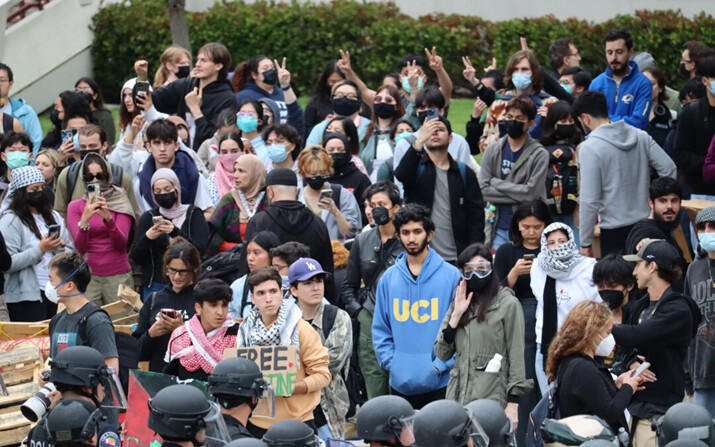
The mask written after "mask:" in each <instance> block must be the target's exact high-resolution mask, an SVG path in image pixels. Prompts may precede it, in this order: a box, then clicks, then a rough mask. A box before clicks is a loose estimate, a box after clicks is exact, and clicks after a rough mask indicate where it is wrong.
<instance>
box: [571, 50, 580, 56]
mask: <svg viewBox="0 0 715 447" xmlns="http://www.w3.org/2000/svg"><path fill="white" fill-rule="evenodd" d="M580 55H581V52H580V51H576V52H575V53H571V54H569V56H571V57H576V56H580Z"/></svg>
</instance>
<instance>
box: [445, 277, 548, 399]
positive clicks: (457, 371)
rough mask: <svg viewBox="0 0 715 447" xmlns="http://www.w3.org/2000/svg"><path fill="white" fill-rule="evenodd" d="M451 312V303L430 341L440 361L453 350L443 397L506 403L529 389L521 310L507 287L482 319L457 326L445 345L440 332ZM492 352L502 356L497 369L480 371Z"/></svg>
mask: <svg viewBox="0 0 715 447" xmlns="http://www.w3.org/2000/svg"><path fill="white" fill-rule="evenodd" d="M453 311H454V303H452V305H451V306H450V308H449V310H448V311H447V315H445V317H444V320H443V321H442V326H441V327H440V330H439V333H438V334H437V340H436V341H435V343H434V352H435V354H436V355H437V357H438V358H439V359H440V360H442V361H446V360H448V359H449V358H451V357H452V356H453V355H454V354H455V353H457V358H456V360H455V363H454V367H453V368H452V370H451V371H450V373H449V383H448V384H447V399H453V400H456V401H457V402H459V403H461V404H462V405H466V404H468V403H469V402H471V401H473V400H476V399H493V400H496V401H498V402H500V403H501V404H502V406H506V404H507V400H508V396H513V397H515V396H521V395H524V394H526V393H527V392H528V391H529V390H531V388H532V387H533V386H534V381H533V380H526V378H525V372H524V313H523V311H522V309H521V304H519V300H518V299H517V298H516V297H514V293H513V292H512V291H511V289H508V288H504V287H502V288H500V289H499V293H498V294H497V296H496V298H494V300H493V301H492V304H491V306H489V310H488V312H487V317H486V319H485V320H484V321H482V322H479V321H477V318H476V317H475V318H472V319H471V320H469V321H468V322H467V324H466V325H465V326H459V327H457V330H456V334H455V337H454V343H451V344H449V343H447V342H446V341H445V340H444V333H443V331H444V329H445V328H446V327H447V325H448V324H449V318H450V316H451V315H452V312H453ZM494 354H501V355H502V356H503V359H502V364H501V371H500V372H499V373H487V372H484V369H485V368H486V366H487V363H489V360H491V359H493V358H494ZM512 401H514V399H512Z"/></svg>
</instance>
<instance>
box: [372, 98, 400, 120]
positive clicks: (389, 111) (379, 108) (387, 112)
mask: <svg viewBox="0 0 715 447" xmlns="http://www.w3.org/2000/svg"><path fill="white" fill-rule="evenodd" d="M373 108H374V109H375V115H377V116H378V117H380V118H392V117H393V116H395V110H397V108H396V107H395V105H394V104H385V103H384V102H379V103H377V104H375V105H374V106H373Z"/></svg>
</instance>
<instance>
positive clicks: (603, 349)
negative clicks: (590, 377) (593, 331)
mask: <svg viewBox="0 0 715 447" xmlns="http://www.w3.org/2000/svg"><path fill="white" fill-rule="evenodd" d="M599 337H601V336H600V335H599ZM615 347H616V339H615V338H613V334H608V337H606V338H603V337H601V343H599V344H598V346H596V355H597V356H598V357H608V356H609V355H611V352H613V348H615Z"/></svg>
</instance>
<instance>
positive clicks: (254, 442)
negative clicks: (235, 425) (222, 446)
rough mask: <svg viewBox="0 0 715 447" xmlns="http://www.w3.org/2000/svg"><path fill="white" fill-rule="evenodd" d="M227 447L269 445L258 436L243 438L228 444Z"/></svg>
mask: <svg viewBox="0 0 715 447" xmlns="http://www.w3.org/2000/svg"><path fill="white" fill-rule="evenodd" d="M226 447H268V446H267V445H266V443H265V442H263V441H261V440H260V439H256V438H241V439H236V440H235V441H231V442H229V443H228V444H226Z"/></svg>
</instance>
